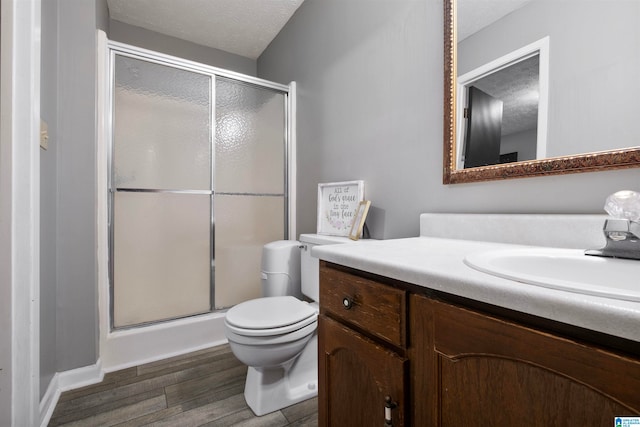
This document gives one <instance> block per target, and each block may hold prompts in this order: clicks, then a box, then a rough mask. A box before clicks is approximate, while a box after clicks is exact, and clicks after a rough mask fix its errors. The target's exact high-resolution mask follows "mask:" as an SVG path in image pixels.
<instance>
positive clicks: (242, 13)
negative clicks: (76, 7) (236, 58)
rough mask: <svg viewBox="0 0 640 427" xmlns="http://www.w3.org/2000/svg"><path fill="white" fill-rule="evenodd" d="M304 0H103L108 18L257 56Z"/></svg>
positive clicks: (232, 51)
mask: <svg viewBox="0 0 640 427" xmlns="http://www.w3.org/2000/svg"><path fill="white" fill-rule="evenodd" d="M303 1H304V0H107V3H108V5H109V15H110V16H111V19H115V20H117V21H121V22H124V23H126V24H130V25H135V26H137V27H142V28H146V29H148V30H151V31H155V32H158V33H162V34H166V35H169V36H173V37H177V38H180V39H183V40H188V41H190V42H193V43H197V44H200V45H204V46H209V47H212V48H215V49H220V50H224V51H226V52H230V53H235V54H237V55H241V56H244V57H247V58H251V59H257V58H258V57H259V56H260V54H261V53H262V52H263V51H264V49H265V48H266V47H267V46H268V45H269V43H271V41H272V40H273V39H274V38H275V36H276V35H277V34H278V33H279V32H280V30H281V29H282V27H283V26H284V25H285V24H286V23H287V21H288V20H289V18H291V16H292V15H293V13H294V12H295V11H296V10H297V9H298V7H299V6H300V5H301V4H302V2H303Z"/></svg>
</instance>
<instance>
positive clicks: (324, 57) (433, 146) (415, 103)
mask: <svg viewBox="0 0 640 427" xmlns="http://www.w3.org/2000/svg"><path fill="white" fill-rule="evenodd" d="M442 21H443V13H442V2H441V1H438V0H375V1H371V0H306V1H305V2H304V3H303V4H302V6H301V7H300V9H298V11H297V12H296V14H295V15H294V16H293V18H292V19H291V20H290V21H289V23H288V24H287V26H286V27H285V28H284V29H283V31H282V32H281V33H280V34H279V35H278V37H277V38H276V40H274V42H273V43H272V44H271V45H270V46H269V47H268V49H267V50H266V51H265V53H264V54H263V55H262V56H261V57H260V58H259V59H258V75H259V76H260V77H263V78H266V79H271V80H275V81H279V82H282V83H286V82H289V81H290V80H296V81H298V83H299V94H298V95H299V96H298V135H297V137H298V164H297V166H298V191H299V194H298V202H297V208H298V224H299V229H298V232H299V233H304V232H313V231H315V227H316V223H315V221H316V194H317V184H318V182H327V181H340V180H348V179H364V180H365V191H366V198H367V199H370V200H372V203H373V206H374V207H375V209H374V211H373V214H374V218H372V223H371V226H372V227H373V228H374V230H372V231H373V234H374V236H377V237H385V238H394V237H404V236H416V235H418V232H419V227H418V215H419V213H421V212H478V213H486V212H495V213H602V212H603V211H602V206H603V204H604V200H605V198H606V196H607V195H608V194H610V193H613V192H615V191H617V190H620V189H623V188H629V189H636V190H640V188H639V187H640V184H639V183H640V169H627V170H620V171H609V172H596V173H593V172H592V173H583V174H571V175H563V176H547V177H538V178H526V179H514V180H504V181H493V182H480V183H472V184H456V185H443V184H442V155H443V148H442V138H443V131H442V128H443V124H442V117H443V115H442V111H443V110H442V108H443V102H442V99H443V87H442V81H443V65H442V64H443V47H442V40H443V38H442V34H443V22H442ZM629 125H631V123H629Z"/></svg>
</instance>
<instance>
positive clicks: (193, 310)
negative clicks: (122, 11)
mask: <svg viewBox="0 0 640 427" xmlns="http://www.w3.org/2000/svg"><path fill="white" fill-rule="evenodd" d="M109 58H110V59H109V60H110V73H111V78H110V81H111V90H110V91H109V92H110V94H111V100H110V110H111V116H110V117H111V123H110V126H109V128H110V129H111V138H110V140H111V144H110V150H109V153H110V159H109V166H108V169H109V183H108V189H109V255H110V256H109V296H110V320H111V322H110V323H111V324H110V327H111V329H112V330H117V329H123V328H131V327H136V326H144V325H149V324H153V323H157V322H160V321H167V320H173V319H179V318H185V317H189V316H194V315H199V314H205V313H210V312H213V311H215V310H217V309H222V308H226V307H230V306H232V305H235V304H237V303H239V302H241V301H245V300H247V299H251V298H256V297H258V296H260V294H261V289H260V254H261V249H262V246H263V245H264V244H265V243H267V242H269V241H273V240H279V239H286V238H288V236H289V233H290V231H291V230H290V224H289V209H290V206H289V186H288V179H289V170H290V169H289V166H290V165H289V155H290V150H289V148H290V141H289V139H290V135H291V129H290V127H291V122H292V120H291V115H292V113H291V100H290V99H289V97H290V94H289V91H290V86H285V85H280V84H276V83H272V82H267V81H264V80H261V79H257V78H253V77H249V76H244V75H241V74H237V73H233V72H228V71H224V70H219V69H216V68H213V67H209V66H205V65H202V64H197V63H193V62H189V61H183V60H180V59H177V58H173V57H167V56H164V55H160V54H155V53H153V52H149V51H143V50H140V49H135V48H131V47H128V46H126V45H122V44H119V43H110V44H109Z"/></svg>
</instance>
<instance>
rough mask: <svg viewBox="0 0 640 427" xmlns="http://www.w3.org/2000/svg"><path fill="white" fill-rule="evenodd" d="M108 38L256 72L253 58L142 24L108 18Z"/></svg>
mask: <svg viewBox="0 0 640 427" xmlns="http://www.w3.org/2000/svg"><path fill="white" fill-rule="evenodd" d="M109 39H110V40H113V41H118V42H122V43H127V44H130V45H133V46H137V47H142V48H145V49H150V50H155V51H156V52H162V53H166V54H168V55H173V56H177V57H180V58H184V59H189V60H191V61H196V62H200V63H202V64H208V65H211V66H214V67H218V68H224V69H225V70H231V71H236V72H238V73H243V74H248V75H250V76H255V75H256V61H255V60H253V59H249V58H245V57H244V56H239V55H235V54H232V53H229V52H225V51H223V50H219V49H213V48H210V47H206V46H202V45H199V44H195V43H191V42H188V41H185V40H181V39H178V38H175V37H171V36H167V35H164V34H160V33H156V32H155V31H150V30H147V29H144V28H141V27H136V26H134V25H129V24H125V23H124V22H120V21H115V20H111V21H110V23H109Z"/></svg>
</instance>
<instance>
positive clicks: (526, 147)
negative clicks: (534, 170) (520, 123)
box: [500, 129, 538, 161]
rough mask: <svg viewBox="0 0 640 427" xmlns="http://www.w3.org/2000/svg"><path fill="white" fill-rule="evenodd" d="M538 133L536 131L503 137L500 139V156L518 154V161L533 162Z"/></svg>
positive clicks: (526, 131) (530, 130) (531, 130)
mask: <svg viewBox="0 0 640 427" xmlns="http://www.w3.org/2000/svg"><path fill="white" fill-rule="evenodd" d="M537 138H538V132H537V131H536V129H529V130H524V131H522V132H516V133H511V134H509V135H503V136H502V138H501V139H500V154H505V153H513V152H514V151H517V152H518V160H520V161H523V160H535V159H536V146H537V142H538V141H537Z"/></svg>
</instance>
